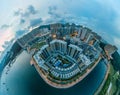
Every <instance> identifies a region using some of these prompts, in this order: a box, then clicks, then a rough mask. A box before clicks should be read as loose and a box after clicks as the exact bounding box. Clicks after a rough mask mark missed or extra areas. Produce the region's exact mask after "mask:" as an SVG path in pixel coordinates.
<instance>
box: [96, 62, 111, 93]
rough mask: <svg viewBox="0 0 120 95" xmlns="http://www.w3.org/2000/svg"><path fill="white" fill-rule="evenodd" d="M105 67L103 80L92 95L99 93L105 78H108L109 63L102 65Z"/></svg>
mask: <svg viewBox="0 0 120 95" xmlns="http://www.w3.org/2000/svg"><path fill="white" fill-rule="evenodd" d="M104 64H105V65H106V67H107V71H106V74H105V75H104V79H103V80H102V82H101V84H100V86H99V87H98V88H97V89H96V91H95V93H94V95H98V94H99V93H100V91H101V90H102V88H103V86H104V84H105V82H106V80H107V78H108V75H109V71H110V62H109V63H104Z"/></svg>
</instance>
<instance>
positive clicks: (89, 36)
mask: <svg viewBox="0 0 120 95" xmlns="http://www.w3.org/2000/svg"><path fill="white" fill-rule="evenodd" d="M93 37H94V36H93V34H89V35H88V37H87V39H86V43H89V41H90V40H91V39H92V38H93Z"/></svg>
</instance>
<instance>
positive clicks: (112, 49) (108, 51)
mask: <svg viewBox="0 0 120 95" xmlns="http://www.w3.org/2000/svg"><path fill="white" fill-rule="evenodd" d="M104 50H105V53H106V55H107V57H108V59H111V58H112V57H111V55H112V54H113V53H114V52H115V51H117V50H118V49H117V47H116V46H113V45H110V44H108V45H106V46H105V47H104Z"/></svg>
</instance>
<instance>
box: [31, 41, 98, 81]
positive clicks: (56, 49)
mask: <svg viewBox="0 0 120 95" xmlns="http://www.w3.org/2000/svg"><path fill="white" fill-rule="evenodd" d="M94 56H96V55H94ZM33 58H34V60H35V61H36V63H37V64H38V65H39V66H40V67H41V68H42V69H44V70H45V71H47V72H49V73H50V74H52V76H54V77H59V78H61V79H69V78H71V77H73V76H75V75H76V74H78V73H81V72H82V71H83V70H85V69H86V68H87V67H88V66H89V65H90V64H91V63H92V62H91V60H90V57H88V56H86V55H85V54H83V49H82V48H80V47H79V46H78V45H74V44H71V43H70V44H68V42H66V41H65V40H58V39H54V40H52V41H51V42H50V43H49V44H46V45H44V46H43V47H42V48H40V50H39V51H38V52H37V53H36V54H35V55H34V56H33Z"/></svg>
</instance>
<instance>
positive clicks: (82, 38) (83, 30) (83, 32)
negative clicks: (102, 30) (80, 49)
mask: <svg viewBox="0 0 120 95" xmlns="http://www.w3.org/2000/svg"><path fill="white" fill-rule="evenodd" d="M86 33H87V28H83V29H82V33H81V36H80V39H81V40H84V39H85V35H86Z"/></svg>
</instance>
